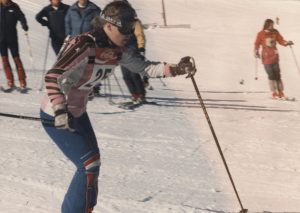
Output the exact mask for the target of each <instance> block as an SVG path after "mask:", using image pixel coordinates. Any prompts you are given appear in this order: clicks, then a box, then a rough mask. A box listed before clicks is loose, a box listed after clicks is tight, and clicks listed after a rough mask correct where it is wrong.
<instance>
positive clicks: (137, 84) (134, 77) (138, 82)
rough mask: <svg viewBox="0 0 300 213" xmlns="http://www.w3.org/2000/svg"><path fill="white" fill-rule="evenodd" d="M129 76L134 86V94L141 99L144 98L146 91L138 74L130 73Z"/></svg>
mask: <svg viewBox="0 0 300 213" xmlns="http://www.w3.org/2000/svg"><path fill="white" fill-rule="evenodd" d="M130 76H131V79H132V81H133V83H134V85H135V88H136V93H137V94H139V96H141V98H145V95H146V90H145V87H144V83H143V80H142V77H141V75H140V74H138V73H134V72H130Z"/></svg>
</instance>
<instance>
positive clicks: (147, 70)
mask: <svg viewBox="0 0 300 213" xmlns="http://www.w3.org/2000/svg"><path fill="white" fill-rule="evenodd" d="M185 58H186V57H185ZM183 59H184V58H183ZM120 65H122V66H124V67H126V68H127V69H128V70H130V71H132V72H136V73H140V74H141V75H144V76H148V77H150V78H161V77H174V76H176V75H184V74H187V73H189V72H195V71H196V70H191V69H192V64H191V63H190V62H188V61H187V60H185V61H183V62H182V60H181V61H180V62H179V63H178V64H168V63H163V62H153V61H148V60H143V59H142V58H141V57H140V55H139V54H138V53H137V52H136V51H135V50H134V49H127V50H126V51H125V52H124V53H123V55H122V58H121V60H120Z"/></svg>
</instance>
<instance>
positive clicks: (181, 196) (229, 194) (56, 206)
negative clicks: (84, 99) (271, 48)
mask: <svg viewBox="0 0 300 213" xmlns="http://www.w3.org/2000/svg"><path fill="white" fill-rule="evenodd" d="M64 2H65V3H67V4H71V3H73V1H70V0H69V1H67V0H65V1H64ZM94 2H95V3H97V4H98V5H100V6H101V7H102V8H103V5H105V4H106V3H107V2H108V1H100V0H98V1H94ZM17 3H18V4H19V5H20V6H21V8H22V9H23V11H24V12H25V14H26V17H27V19H28V21H29V27H30V31H29V39H30V44H31V48H32V51H33V59H34V60H33V62H34V63H33V64H32V63H31V59H30V57H29V56H28V54H29V49H28V47H29V46H28V44H27V42H26V38H25V37H24V35H23V33H22V30H21V28H19V41H20V50H21V57H22V60H23V63H24V65H25V67H26V70H27V75H28V84H29V87H30V88H32V90H30V91H29V93H28V94H19V93H18V92H13V93H11V94H4V93H0V100H1V104H0V112H1V113H11V114H21V115H26V116H34V117H38V113H39V105H40V101H41V98H42V96H43V92H39V91H38V88H39V87H40V81H41V78H42V72H43V66H44V58H45V52H46V51H45V50H46V46H47V35H48V32H47V30H46V29H45V28H43V27H41V26H40V25H38V24H37V23H36V22H35V20H34V16H35V14H36V13H37V12H38V11H39V10H40V9H41V8H42V7H43V6H45V3H46V2H45V1H42V0H35V1H29V0H18V1H17ZM131 3H132V5H133V6H134V7H135V8H136V9H137V12H138V15H139V17H140V18H141V19H142V21H143V22H144V23H159V24H162V23H163V21H162V18H161V1H160V0H151V1H140V0H131ZM165 4H166V10H167V11H166V13H167V23H168V24H191V29H175V28H174V29H161V28H155V29H149V30H146V31H145V32H146V36H147V57H148V58H149V59H152V60H161V61H168V62H174V63H176V62H178V61H179V59H180V58H181V57H182V56H185V55H192V56H194V57H195V59H196V63H197V68H198V72H197V74H196V76H195V77H196V81H197V84H198V87H199V90H200V92H201V95H202V98H203V99H204V102H205V106H206V108H207V111H208V114H209V116H210V120H211V122H212V124H213V128H214V130H215V132H216V134H217V137H218V139H219V142H220V144H221V147H222V150H223V152H224V155H225V158H226V160H227V163H228V165H229V169H230V171H231V173H232V176H233V179H234V181H235V184H236V187H237V190H238V192H239V195H240V197H241V200H242V203H243V206H244V207H245V208H247V209H249V212H276V213H278V212H300V193H299V191H300V179H299V176H300V163H299V162H300V151H299V150H300V144H299V130H300V127H299V122H300V114H299V110H300V106H299V101H295V102H287V101H274V100H271V99H270V98H269V96H270V94H269V90H268V84H267V76H266V74H265V71H264V69H263V67H262V65H261V64H260V62H259V63H258V80H254V76H255V59H254V58H253V43H254V39H255V36H256V33H257V32H258V31H259V30H260V29H261V27H262V25H263V22H264V20H265V19H266V18H272V19H274V20H275V18H276V17H279V18H280V23H279V25H276V28H277V29H278V30H279V31H280V32H281V34H282V35H283V36H284V37H285V38H286V39H287V40H293V41H294V43H295V45H294V46H293V51H294V52H295V55H296V57H297V58H296V59H297V60H300V58H299V55H300V47H299V46H298V45H299V42H300V40H299V38H300V26H299V24H298V20H300V13H299V10H300V1H293V0H285V1H281V0H243V1H241V0H227V1H223V0H211V1H206V0H172V1H171V0H165ZM19 27H20V26H19ZM279 52H280V57H281V62H280V65H281V69H282V76H283V82H284V84H285V91H286V94H287V95H289V96H291V97H295V98H296V100H300V95H299V91H300V84H299V83H298V82H299V80H300V75H299V74H300V73H299V70H297V67H296V64H295V61H294V58H293V55H292V52H291V49H290V48H288V47H286V48H285V47H281V46H280V47H279ZM54 61H55V57H54V54H53V51H52V49H51V47H50V48H49V54H48V58H47V66H46V67H47V68H49V67H50V66H51V64H53V63H54ZM32 68H33V69H32ZM1 69H2V68H1ZM116 75H117V77H118V79H119V81H120V83H121V85H122V87H123V89H125V86H124V83H123V80H122V78H121V75H120V72H119V71H116ZM4 78H5V77H4V74H3V72H1V74H0V84H1V85H3V84H5V79H4ZM241 80H244V84H240V83H239V82H240V81H241ZM164 82H165V83H166V85H167V86H166V87H164V86H163V84H162V83H161V82H160V81H159V80H157V79H153V80H151V84H152V85H153V87H154V88H155V89H154V90H153V91H148V99H149V101H156V102H157V103H159V106H152V105H145V106H142V107H140V108H138V109H136V110H135V111H126V110H123V109H120V108H117V107H116V106H113V105H109V104H108V100H107V99H105V98H95V99H94V100H93V101H92V102H90V103H89V106H88V112H89V115H90V118H91V120H92V124H93V127H94V129H95V132H96V135H97V138H98V142H99V145H100V147H101V157H102V167H101V175H100V179H99V180H100V194H99V198H98V205H97V206H96V208H95V213H100V212H103V213H117V212H121V213H181V212H185V213H199V212H204V213H208V212H226V213H227V212H238V211H240V210H241V208H240V206H239V204H238V201H237V198H236V196H235V194H234V191H233V189H232V186H231V185H230V181H229V178H228V176H227V174H226V171H225V168H224V166H223V163H222V161H221V158H220V156H219V153H218V150H217V147H216V145H215V142H214V140H213V137H212V134H211V132H210V129H209V126H208V124H207V121H206V118H205V116H204V114H203V112H202V109H201V107H200V105H199V101H198V99H197V95H196V93H195V90H194V88H193V85H192V82H191V80H190V79H186V78H184V77H178V78H170V79H164ZM111 84H112V93H113V100H114V101H122V100H123V98H122V95H121V93H120V90H119V88H118V86H117V84H116V82H115V80H114V79H113V78H112V79H111ZM126 94H128V93H127V90H126ZM0 129H1V132H0V138H1V143H0V149H1V150H2V154H1V156H0V165H1V167H0V168H1V170H0V185H1V188H0V207H1V208H0V212H1V213H2V212H3V213H17V212H18V213H19V212H25V213H56V212H57V213H58V212H60V205H61V202H62V199H63V196H64V193H65V191H66V189H67V187H68V184H69V181H70V179H71V177H72V175H73V172H74V170H75V169H74V166H73V165H72V164H71V163H70V161H69V160H67V159H66V158H65V157H64V156H63V154H62V153H61V152H60V151H59V150H58V149H57V148H56V146H55V145H54V143H53V142H52V141H51V140H50V138H49V137H48V136H47V135H46V133H45V132H44V130H43V129H42V127H41V125H40V123H39V122H37V121H29V120H21V119H14V118H7V117H3V116H0Z"/></svg>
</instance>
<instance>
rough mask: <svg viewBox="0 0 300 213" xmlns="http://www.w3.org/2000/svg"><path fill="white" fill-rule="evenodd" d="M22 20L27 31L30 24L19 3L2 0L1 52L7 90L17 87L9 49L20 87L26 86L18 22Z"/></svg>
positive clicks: (0, 6) (0, 9)
mask: <svg viewBox="0 0 300 213" xmlns="http://www.w3.org/2000/svg"><path fill="white" fill-rule="evenodd" d="M18 21H20V23H21V25H22V28H23V30H24V31H25V32H26V33H27V31H28V25H27V21H26V18H25V15H24V13H23V12H22V10H21V9H20V7H19V5H18V4H17V3H15V2H13V1H11V0H0V54H1V58H2V65H3V69H4V71H5V75H6V79H7V88H6V90H7V91H11V90H13V89H14V88H15V81H14V75H13V72H12V69H11V66H10V62H9V58H8V50H10V52H11V56H12V57H13V60H14V62H15V65H16V69H17V73H18V79H19V83H20V88H21V89H25V88H26V74H25V70H24V67H23V63H22V61H21V58H20V54H19V43H18V32H17V23H18Z"/></svg>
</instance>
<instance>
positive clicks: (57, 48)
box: [51, 39, 63, 55]
mask: <svg viewBox="0 0 300 213" xmlns="http://www.w3.org/2000/svg"><path fill="white" fill-rule="evenodd" d="M51 45H52V48H53V50H54V52H55V55H58V53H59V51H60V48H61V47H62V45H63V41H58V40H55V39H51Z"/></svg>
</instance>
